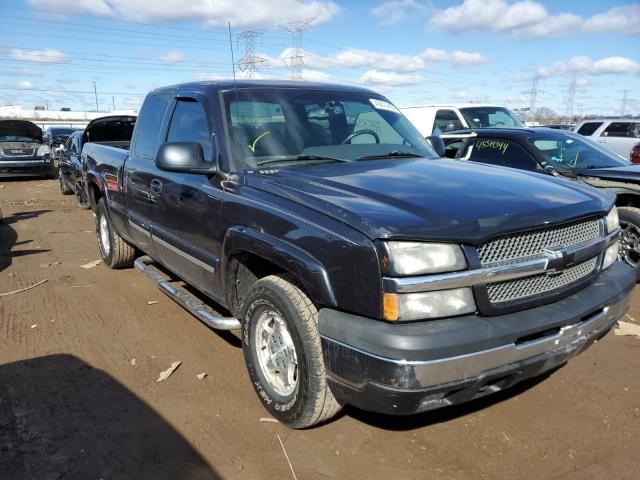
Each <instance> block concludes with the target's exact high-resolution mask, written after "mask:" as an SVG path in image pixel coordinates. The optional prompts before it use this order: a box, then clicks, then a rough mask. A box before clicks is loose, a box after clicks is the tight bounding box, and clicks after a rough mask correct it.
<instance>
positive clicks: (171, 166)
mask: <svg viewBox="0 0 640 480" xmlns="http://www.w3.org/2000/svg"><path fill="white" fill-rule="evenodd" d="M156 165H157V166H158V168H159V169H160V170H166V171H168V172H184V173H202V174H205V175H210V174H213V173H215V172H216V171H217V167H216V164H215V162H209V161H207V160H205V159H204V155H203V153H202V145H200V144H199V143H196V142H174V143H165V144H163V145H161V146H160V148H159V149H158V153H157V155H156Z"/></svg>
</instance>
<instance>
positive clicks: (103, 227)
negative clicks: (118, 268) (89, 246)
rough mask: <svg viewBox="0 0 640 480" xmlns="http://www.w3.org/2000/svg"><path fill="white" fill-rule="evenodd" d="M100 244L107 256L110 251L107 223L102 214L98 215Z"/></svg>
mask: <svg viewBox="0 0 640 480" xmlns="http://www.w3.org/2000/svg"><path fill="white" fill-rule="evenodd" d="M100 245H102V251H103V252H104V255H105V257H108V256H109V253H110V252H111V243H109V225H108V224H107V217H105V216H104V215H102V216H101V217H100Z"/></svg>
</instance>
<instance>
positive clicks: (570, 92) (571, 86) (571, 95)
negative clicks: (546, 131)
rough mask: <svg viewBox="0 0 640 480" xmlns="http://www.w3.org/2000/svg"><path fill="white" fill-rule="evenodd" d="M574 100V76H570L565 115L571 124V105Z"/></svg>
mask: <svg viewBox="0 0 640 480" xmlns="http://www.w3.org/2000/svg"><path fill="white" fill-rule="evenodd" d="M575 99H576V76H575V75H571V77H570V80H569V90H568V91H567V106H566V113H567V118H568V122H569V123H573V104H574V102H575Z"/></svg>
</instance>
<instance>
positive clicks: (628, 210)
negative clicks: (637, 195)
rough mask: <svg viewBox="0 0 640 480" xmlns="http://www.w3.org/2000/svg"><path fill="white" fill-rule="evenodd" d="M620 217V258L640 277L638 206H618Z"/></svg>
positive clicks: (639, 222)
mask: <svg viewBox="0 0 640 480" xmlns="http://www.w3.org/2000/svg"><path fill="white" fill-rule="evenodd" d="M618 215H619V217H620V227H621V228H622V234H621V235H620V258H622V260H624V261H625V262H626V263H628V264H629V265H631V266H632V267H633V268H635V270H636V278H637V279H640V208H635V207H618Z"/></svg>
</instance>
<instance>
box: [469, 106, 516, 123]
mask: <svg viewBox="0 0 640 480" xmlns="http://www.w3.org/2000/svg"><path fill="white" fill-rule="evenodd" d="M460 113H462V116H463V117H464V119H465V120H466V122H467V124H468V125H469V127H470V128H491V127H505V128H524V125H523V123H522V122H521V121H520V120H519V119H518V117H516V116H515V115H514V114H513V113H511V112H510V111H509V110H507V109H506V108H502V107H470V108H461V109H460Z"/></svg>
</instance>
